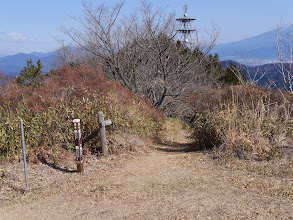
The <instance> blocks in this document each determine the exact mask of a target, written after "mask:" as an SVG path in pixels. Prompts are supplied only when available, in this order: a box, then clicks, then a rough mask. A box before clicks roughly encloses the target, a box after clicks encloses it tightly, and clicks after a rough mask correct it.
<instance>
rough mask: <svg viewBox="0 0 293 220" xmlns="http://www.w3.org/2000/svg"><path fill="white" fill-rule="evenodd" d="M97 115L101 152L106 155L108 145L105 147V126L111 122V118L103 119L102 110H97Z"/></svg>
mask: <svg viewBox="0 0 293 220" xmlns="http://www.w3.org/2000/svg"><path fill="white" fill-rule="evenodd" d="M98 117H99V128H100V137H101V145H102V152H103V155H104V156H107V155H108V147H107V139H106V128H105V127H106V126H107V125H110V124H112V121H111V119H109V120H106V121H104V114H103V112H101V111H100V112H98Z"/></svg>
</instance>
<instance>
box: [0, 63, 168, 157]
mask: <svg viewBox="0 0 293 220" xmlns="http://www.w3.org/2000/svg"><path fill="white" fill-rule="evenodd" d="M1 91H2V93H1V95H0V100H1V103H0V113H1V121H0V127H1V131H2V132H1V135H0V155H1V156H9V155H14V154H17V153H18V152H19V151H20V146H21V143H20V129H19V119H20V118H22V119H23V120H24V124H25V137H26V142H27V146H28V149H29V151H30V149H34V148H40V149H42V151H43V150H44V149H45V150H49V149H52V148H56V147H57V148H58V147H63V148H65V149H73V135H72V129H73V128H72V123H71V122H72V119H74V118H80V119H81V124H82V130H83V137H85V138H84V145H85V146H88V147H89V148H90V149H92V150H94V151H98V150H99V147H100V146H99V143H98V141H97V138H98V137H97V135H98V134H95V132H96V130H97V127H98V122H97V119H98V111H103V112H104V114H105V115H106V119H107V118H111V119H112V121H113V126H111V128H109V129H108V130H109V132H118V131H119V132H127V133H135V134H139V135H141V136H153V135H156V133H157V132H158V130H159V129H160V125H161V124H160V123H161V122H163V121H164V119H165V116H164V113H163V112H162V111H160V110H157V109H155V108H153V107H152V105H151V103H150V102H149V101H148V100H146V99H145V98H143V97H141V96H139V95H136V94H134V93H131V92H130V91H129V90H127V89H126V88H125V87H123V86H121V85H119V84H118V83H116V82H114V81H111V80H107V79H105V76H104V75H103V73H102V72H101V70H100V69H96V68H86V67H84V66H76V67H72V68H71V67H64V68H61V69H59V70H57V71H51V73H50V74H48V75H47V76H46V77H44V79H43V81H42V84H41V85H40V86H39V87H38V88H36V87H31V86H19V85H17V84H15V83H14V82H12V81H11V82H10V83H6V84H5V85H3V86H2V90H1ZM91 134H95V135H91ZM89 136H90V138H89Z"/></svg>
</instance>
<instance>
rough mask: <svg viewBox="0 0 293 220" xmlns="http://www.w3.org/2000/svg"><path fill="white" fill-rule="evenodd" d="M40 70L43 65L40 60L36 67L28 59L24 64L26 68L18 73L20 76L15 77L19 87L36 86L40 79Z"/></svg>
mask: <svg viewBox="0 0 293 220" xmlns="http://www.w3.org/2000/svg"><path fill="white" fill-rule="evenodd" d="M42 68H43V65H42V63H41V61H40V60H38V61H37V66H35V65H33V64H32V60H31V59H29V60H27V62H26V67H24V68H23V69H22V70H21V71H20V76H18V77H15V80H16V82H17V83H18V84H21V85H32V84H33V85H37V83H38V82H39V80H40V78H41V73H42Z"/></svg>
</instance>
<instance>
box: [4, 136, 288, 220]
mask: <svg viewBox="0 0 293 220" xmlns="http://www.w3.org/2000/svg"><path fill="white" fill-rule="evenodd" d="M188 135H189V134H188V132H187V131H182V132H181V134H180V135H179V138H176V139H175V140H173V142H168V143H161V144H155V145H154V146H152V147H149V149H148V150H147V152H144V153H134V154H132V156H128V157H124V159H114V160H111V158H108V159H105V158H104V159H102V160H104V161H102V162H103V164H102V165H101V164H100V165H99V166H96V167H91V169H89V168H90V166H91V164H85V174H84V175H83V176H82V175H80V174H77V173H68V172H62V170H56V169H53V168H52V167H49V166H46V168H44V169H47V170H45V171H46V173H48V174H47V175H44V176H43V177H42V183H43V184H40V185H38V186H37V185H35V186H34V185H32V184H34V181H35V182H36V181H38V180H37V177H32V176H31V177H30V184H31V185H32V186H31V190H29V191H26V192H18V193H17V194H16V195H14V196H10V197H9V200H7V201H2V203H0V219H3V220H4V219H6V220H7V219H292V216H293V213H292V210H293V207H292V204H293V201H292V197H290V195H282V194H281V193H278V190H280V189H279V188H278V184H277V183H278V181H279V183H280V184H281V182H280V181H281V180H277V179H272V180H268V179H267V178H266V179H263V177H261V176H253V175H251V174H249V173H248V172H246V171H244V170H239V169H238V170H237V169H236V170H231V169H228V168H226V167H224V166H221V165H218V164H216V163H215V162H214V161H213V160H212V159H211V158H210V156H208V155H207V154H205V153H204V152H191V151H189V149H190V146H191V140H190V139H189V138H188ZM100 160H101V159H100ZM37 166H41V165H37ZM31 169H32V168H31ZM36 169H37V168H36ZM50 170H51V171H50ZM31 173H32V171H31ZM50 176H55V178H54V180H51V181H50V180H49V178H50ZM33 178H34V179H33ZM46 178H48V179H46ZM39 181H40V180H39ZM268 181H271V182H272V184H268ZM273 183H274V184H273ZM14 190H15V191H17V190H16V189H14ZM2 191H3V186H2ZM19 191H21V190H19ZM1 199H5V198H4V197H3V196H2V197H1Z"/></svg>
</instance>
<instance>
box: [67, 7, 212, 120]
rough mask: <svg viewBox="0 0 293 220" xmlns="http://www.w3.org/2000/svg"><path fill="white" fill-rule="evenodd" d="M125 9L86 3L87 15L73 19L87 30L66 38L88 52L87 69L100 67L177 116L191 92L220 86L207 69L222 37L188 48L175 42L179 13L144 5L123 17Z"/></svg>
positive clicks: (111, 76) (113, 77)
mask: <svg viewBox="0 0 293 220" xmlns="http://www.w3.org/2000/svg"><path fill="white" fill-rule="evenodd" d="M122 6H123V3H119V4H117V5H115V6H114V7H113V8H112V9H109V8H107V7H106V6H105V5H99V6H97V7H95V8H94V7H92V6H91V5H89V4H87V3H83V8H84V11H85V15H84V16H83V17H82V18H74V19H75V20H76V21H77V22H78V23H79V24H80V25H81V28H82V29H81V30H78V29H63V32H64V33H65V34H66V35H67V36H69V37H70V38H71V39H72V40H73V41H74V42H75V43H76V44H77V45H79V47H80V48H82V49H83V50H85V51H87V64H89V63H90V64H91V65H98V66H101V67H102V68H103V70H104V72H105V74H106V75H107V76H108V77H110V78H112V79H114V80H117V81H119V82H120V83H121V84H123V85H124V86H125V87H127V88H128V89H129V90H131V91H133V92H137V93H142V94H145V95H146V96H148V98H150V100H151V101H152V103H153V104H154V105H155V106H156V107H157V108H161V109H164V110H165V111H166V112H168V114H170V115H174V114H178V112H180V111H182V110H181V109H180V106H183V105H184V98H185V95H186V94H187V92H188V91H194V90H196V89H199V88H200V87H206V86H213V85H214V84H215V82H216V80H215V76H214V75H213V73H211V72H210V71H206V68H205V66H206V65H207V63H208V62H209V60H208V59H207V54H208V53H209V51H210V50H211V49H212V47H213V45H214V44H215V40H216V38H217V36H218V32H217V31H214V32H213V34H211V35H210V36H211V41H210V42H205V43H201V44H200V43H198V44H197V45H196V46H195V47H186V46H185V45H183V44H181V43H180V42H179V41H177V40H176V35H177V30H178V28H179V27H178V24H177V23H176V19H175V14H174V13H169V14H166V13H165V10H164V9H153V8H152V5H151V4H149V3H147V2H142V3H141V8H140V10H138V11H137V14H132V15H130V16H128V17H121V13H120V12H121V8H122ZM175 107H176V108H175Z"/></svg>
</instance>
